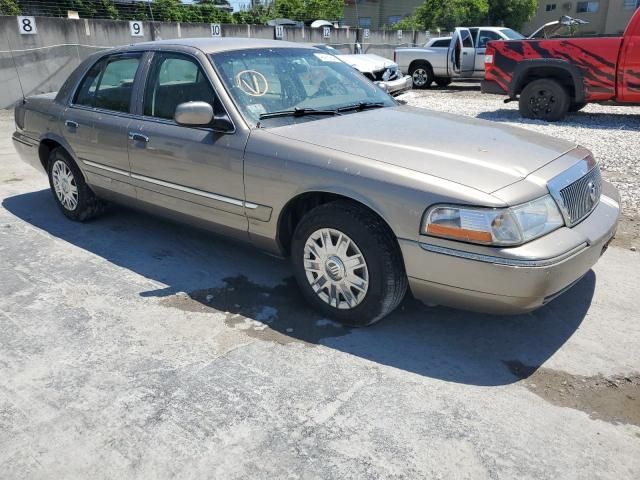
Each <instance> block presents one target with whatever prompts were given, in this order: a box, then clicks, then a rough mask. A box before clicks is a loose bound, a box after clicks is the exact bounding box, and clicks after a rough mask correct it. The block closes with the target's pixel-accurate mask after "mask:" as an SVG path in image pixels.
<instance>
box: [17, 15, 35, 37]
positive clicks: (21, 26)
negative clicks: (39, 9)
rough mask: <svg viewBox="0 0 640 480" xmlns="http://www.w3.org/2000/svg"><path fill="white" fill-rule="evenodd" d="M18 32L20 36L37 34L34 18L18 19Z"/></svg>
mask: <svg viewBox="0 0 640 480" xmlns="http://www.w3.org/2000/svg"><path fill="white" fill-rule="evenodd" d="M18 30H19V31H20V33H21V34H22V35H35V34H36V33H38V29H37V28H36V17H18Z"/></svg>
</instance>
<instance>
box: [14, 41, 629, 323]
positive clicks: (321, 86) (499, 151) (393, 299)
mask: <svg viewBox="0 0 640 480" xmlns="http://www.w3.org/2000/svg"><path fill="white" fill-rule="evenodd" d="M15 121H16V131H15V133H14V134H13V140H14V145H15V147H16V149H17V151H18V152H19V154H20V156H21V158H22V159H24V160H25V161H26V162H28V163H30V164H31V165H33V166H35V167H36V168H38V169H40V170H42V171H43V172H46V173H47V175H48V176H49V181H50V186H51V190H52V192H53V199H54V201H55V202H57V204H58V206H59V208H60V210H61V212H62V213H63V214H64V215H65V216H67V217H68V218H70V219H72V220H77V221H80V222H83V221H87V220H89V219H91V218H93V217H95V216H97V215H98V214H99V213H100V212H101V211H102V209H103V205H104V204H105V202H109V201H111V202H122V203H125V204H127V205H133V206H136V207H139V208H141V209H145V210H149V211H153V212H160V213H164V214H166V215H169V216H171V217H173V218H178V219H182V220H184V221H187V222H190V223H192V224H195V225H198V226H201V227H206V228H208V229H210V230H212V231H214V232H218V233H220V234H224V235H228V236H231V237H233V238H235V239H239V240H242V241H245V242H249V243H251V244H253V245H255V246H256V247H258V248H261V249H263V250H267V251H270V252H273V253H276V254H279V255H281V256H288V257H290V258H291V262H292V265H293V270H294V273H295V276H296V278H297V281H298V283H299V285H300V288H301V291H302V294H303V295H304V297H305V298H306V299H307V300H308V301H309V302H310V303H311V304H312V305H313V306H315V307H316V308H317V309H318V310H320V311H321V312H322V313H323V315H326V316H328V317H331V318H334V319H336V320H338V321H341V322H343V323H345V324H349V325H356V326H362V325H368V324H370V323H373V322H375V321H377V320H379V319H381V318H382V317H384V316H385V315H387V314H388V313H390V312H391V311H393V310H394V308H396V306H397V305H398V304H399V303H400V302H401V301H402V299H403V297H404V296H405V294H406V292H407V290H408V289H410V290H411V292H412V294H413V295H414V297H416V298H417V299H419V300H422V301H425V302H428V303H430V304H443V305H449V306H453V307H459V308H464V309H471V310H476V311H483V312H492V313H507V314H511V313H520V312H527V311H531V310H533V309H536V308H538V307H541V306H542V305H545V304H546V303H548V302H549V301H551V300H553V299H554V298H555V297H557V296H558V295H560V294H561V293H562V292H564V291H566V290H567V289H568V288H569V287H571V286H572V285H573V284H574V283H576V282H577V281H578V280H579V279H580V278H581V277H582V276H583V275H585V273H586V272H588V271H589V269H590V268H591V267H592V266H593V265H594V264H595V263H596V262H597V260H598V259H599V258H600V256H601V254H602V253H603V251H604V250H605V248H606V247H607V245H608V243H609V241H610V240H611V238H612V236H613V235H614V233H615V230H616V225H617V222H618V216H619V213H620V207H619V198H618V194H617V192H616V190H615V189H614V188H613V187H612V186H611V185H610V184H609V183H607V182H605V181H603V180H602V178H601V175H600V169H599V167H598V163H597V161H596V160H595V159H594V158H593V156H592V155H591V153H590V152H589V151H587V150H586V149H585V148H582V147H580V146H578V145H575V144H572V143H569V142H566V141H564V140H559V139H556V138H552V137H548V136H544V135H539V134H536V133H532V132H529V131H526V130H521V129H518V128H513V127H510V126H505V125H499V124H497V123H492V122H488V121H481V120H477V119H472V118H466V117H459V116H454V115H447V114H442V113H435V112H432V111H428V110H424V109H418V108H411V107H409V106H404V105H400V104H398V103H397V102H396V101H395V100H394V99H393V98H392V97H390V96H389V95H388V94H386V93H385V92H383V91H382V90H381V89H380V88H378V87H376V86H375V85H374V84H373V83H372V82H370V81H369V80H367V79H366V78H364V77H363V76H362V75H361V74H360V73H358V72H356V71H355V70H354V69H352V68H351V67H350V66H348V65H346V64H345V63H343V62H341V61H340V60H338V59H337V58H336V57H334V56H333V55H330V54H328V53H326V52H323V51H321V50H318V49H315V48H312V47H307V46H300V45H298V44H294V43H287V42H282V41H265V40H256V39H233V38H229V39H189V40H187V39H181V40H167V41H159V42H151V43H138V44H135V45H130V46H126V47H122V48H116V49H112V50H107V51H102V52H99V53H97V54H95V55H94V56H92V57H90V58H88V59H87V60H86V61H84V62H83V63H82V64H81V65H80V66H79V67H78V68H77V69H76V70H75V71H74V72H73V73H72V74H71V76H70V77H69V78H68V79H67V81H66V82H65V83H64V85H63V86H62V87H61V89H60V91H59V92H57V93H55V94H45V95H35V96H32V97H29V98H27V99H25V100H23V101H21V102H20V103H19V105H17V106H16V109H15Z"/></svg>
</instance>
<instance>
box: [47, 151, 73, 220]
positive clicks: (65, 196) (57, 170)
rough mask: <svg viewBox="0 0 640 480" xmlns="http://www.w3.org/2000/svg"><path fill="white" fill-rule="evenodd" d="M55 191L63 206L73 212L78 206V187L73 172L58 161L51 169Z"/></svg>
mask: <svg viewBox="0 0 640 480" xmlns="http://www.w3.org/2000/svg"><path fill="white" fill-rule="evenodd" d="M51 179H52V181H53V190H54V192H55V194H56V197H58V200H59V201H60V203H61V204H62V206H63V207H64V208H65V209H67V210H69V211H73V210H75V209H76V207H77V206H78V186H77V185H76V179H75V178H74V176H73V172H71V169H70V168H69V167H68V166H67V164H66V163H64V162H63V161H60V160H56V162H55V163H54V164H53V167H52V168H51Z"/></svg>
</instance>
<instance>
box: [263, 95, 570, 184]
mask: <svg viewBox="0 0 640 480" xmlns="http://www.w3.org/2000/svg"><path fill="white" fill-rule="evenodd" d="M268 131H269V132H271V133H273V134H276V135H279V136H282V137H285V138H288V139H291V140H298V141H301V142H306V143H309V144H314V145H318V146H321V147H325V148H328V149H333V150H339V151H341V152H345V153H349V154H353V155H358V156H361V157H366V158H369V159H371V160H375V161H379V162H384V163H387V164H391V165H395V166H398V167H401V168H404V169H409V170H413V171H416V172H420V173H424V174H428V175H432V176H435V177H439V178H443V179H446V180H449V181H452V182H456V183H459V184H462V185H466V186H469V187H472V188H475V189H477V190H480V191H482V192H485V193H492V192H495V191H496V190H499V189H501V188H503V187H506V186H507V185H511V184H512V183H515V182H517V181H520V180H522V179H523V178H525V177H526V176H527V175H529V174H530V173H532V172H534V171H535V170H538V169H539V168H541V167H543V166H544V165H546V164H547V163H549V162H551V161H553V160H555V159H556V158H558V157H560V156H561V155H563V154H564V153H566V152H568V151H570V150H573V149H574V148H576V145H575V144H573V143H570V142H567V141H564V140H559V139H556V138H553V137H549V136H546V135H542V134H538V133H534V132H530V131H528V130H524V129H520V128H515V127H510V126H506V125H501V124H498V123H495V122H490V121H486V120H478V119H475V118H470V117H463V116H457V115H450V114H445V113H440V112H433V111H430V110H426V109H423V108H415V107H407V106H398V107H389V108H380V109H377V110H369V111H365V112H359V113H353V114H347V115H343V116H338V117H329V118H324V119H320V120H317V121H313V122H304V123H298V124H294V125H288V126H283V127H277V128H270V129H268Z"/></svg>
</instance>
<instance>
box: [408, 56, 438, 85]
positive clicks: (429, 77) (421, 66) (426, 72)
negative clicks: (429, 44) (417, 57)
mask: <svg viewBox="0 0 640 480" xmlns="http://www.w3.org/2000/svg"><path fill="white" fill-rule="evenodd" d="M409 75H411V78H412V79H413V88H418V89H420V88H429V87H430V86H431V84H432V83H433V71H432V70H431V65H429V64H428V63H427V62H417V63H414V64H413V65H412V66H411V70H410V71H409Z"/></svg>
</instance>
